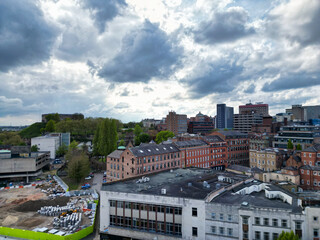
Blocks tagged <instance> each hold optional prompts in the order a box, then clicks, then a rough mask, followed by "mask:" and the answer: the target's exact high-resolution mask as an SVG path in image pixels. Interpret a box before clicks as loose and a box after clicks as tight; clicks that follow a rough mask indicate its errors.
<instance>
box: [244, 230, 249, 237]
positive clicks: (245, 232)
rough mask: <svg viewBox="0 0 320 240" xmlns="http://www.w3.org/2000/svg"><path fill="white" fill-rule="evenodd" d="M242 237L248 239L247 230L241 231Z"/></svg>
mask: <svg viewBox="0 0 320 240" xmlns="http://www.w3.org/2000/svg"><path fill="white" fill-rule="evenodd" d="M243 239H249V233H248V231H243Z"/></svg>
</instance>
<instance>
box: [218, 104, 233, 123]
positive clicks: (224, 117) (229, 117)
mask: <svg viewBox="0 0 320 240" xmlns="http://www.w3.org/2000/svg"><path fill="white" fill-rule="evenodd" d="M216 128H219V129H224V128H228V129H231V128H233V107H227V106H226V104H217V117H216Z"/></svg>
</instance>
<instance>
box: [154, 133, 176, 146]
mask: <svg viewBox="0 0 320 240" xmlns="http://www.w3.org/2000/svg"><path fill="white" fill-rule="evenodd" d="M172 137H174V133H173V132H171V131H161V132H159V133H158V134H157V136H156V143H158V144H159V143H161V142H163V141H166V140H168V138H172Z"/></svg>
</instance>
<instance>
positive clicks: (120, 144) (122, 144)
mask: <svg viewBox="0 0 320 240" xmlns="http://www.w3.org/2000/svg"><path fill="white" fill-rule="evenodd" d="M125 145H126V143H125V141H124V140H123V139H121V140H120V142H119V146H124V147H125Z"/></svg>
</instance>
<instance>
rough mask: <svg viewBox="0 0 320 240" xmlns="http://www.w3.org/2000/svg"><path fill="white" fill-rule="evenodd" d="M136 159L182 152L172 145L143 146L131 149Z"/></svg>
mask: <svg viewBox="0 0 320 240" xmlns="http://www.w3.org/2000/svg"><path fill="white" fill-rule="evenodd" d="M129 150H130V151H131V152H132V153H133V155H135V156H136V157H145V156H152V155H159V154H165V153H174V152H179V151H180V150H179V149H178V148H177V147H176V146H175V145H174V144H172V143H170V144H143V145H140V146H137V147H132V148H129Z"/></svg>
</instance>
